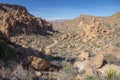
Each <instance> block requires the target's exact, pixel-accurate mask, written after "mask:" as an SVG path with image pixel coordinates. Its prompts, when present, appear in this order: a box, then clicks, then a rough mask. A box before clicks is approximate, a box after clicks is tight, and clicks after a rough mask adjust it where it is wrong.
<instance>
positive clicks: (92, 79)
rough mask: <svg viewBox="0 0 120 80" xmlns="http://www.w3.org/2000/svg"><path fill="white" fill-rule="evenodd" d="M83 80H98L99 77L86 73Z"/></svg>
mask: <svg viewBox="0 0 120 80" xmlns="http://www.w3.org/2000/svg"><path fill="white" fill-rule="evenodd" d="M83 80H98V79H97V78H96V77H95V76H91V75H88V74H86V75H85V76H84V77H83Z"/></svg>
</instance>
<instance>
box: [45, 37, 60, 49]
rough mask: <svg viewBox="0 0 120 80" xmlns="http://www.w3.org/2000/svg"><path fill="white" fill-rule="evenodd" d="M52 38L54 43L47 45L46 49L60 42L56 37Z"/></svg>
mask: <svg viewBox="0 0 120 80" xmlns="http://www.w3.org/2000/svg"><path fill="white" fill-rule="evenodd" d="M52 40H53V43H52V44H50V45H48V46H46V47H45V49H50V48H52V47H53V46H55V45H56V44H57V43H58V41H57V40H56V39H55V38H52Z"/></svg>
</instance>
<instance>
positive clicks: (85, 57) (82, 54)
mask: <svg viewBox="0 0 120 80" xmlns="http://www.w3.org/2000/svg"><path fill="white" fill-rule="evenodd" d="M88 57H89V53H88V52H81V54H80V55H79V58H80V60H81V61H83V60H87V59H88Z"/></svg>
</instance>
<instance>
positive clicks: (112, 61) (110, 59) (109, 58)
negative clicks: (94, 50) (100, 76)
mask: <svg viewBox="0 0 120 80" xmlns="http://www.w3.org/2000/svg"><path fill="white" fill-rule="evenodd" d="M104 60H105V62H106V63H109V64H116V65H120V60H119V59H118V58H116V57H115V56H113V55H111V54H107V55H105V57H104Z"/></svg>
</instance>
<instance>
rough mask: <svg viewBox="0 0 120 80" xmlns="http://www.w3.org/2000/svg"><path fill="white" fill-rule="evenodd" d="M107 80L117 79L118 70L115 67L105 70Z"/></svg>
mask: <svg viewBox="0 0 120 80" xmlns="http://www.w3.org/2000/svg"><path fill="white" fill-rule="evenodd" d="M105 73H106V78H107V80H115V78H116V77H117V74H116V71H115V70H114V69H108V70H106V71H105Z"/></svg>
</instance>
